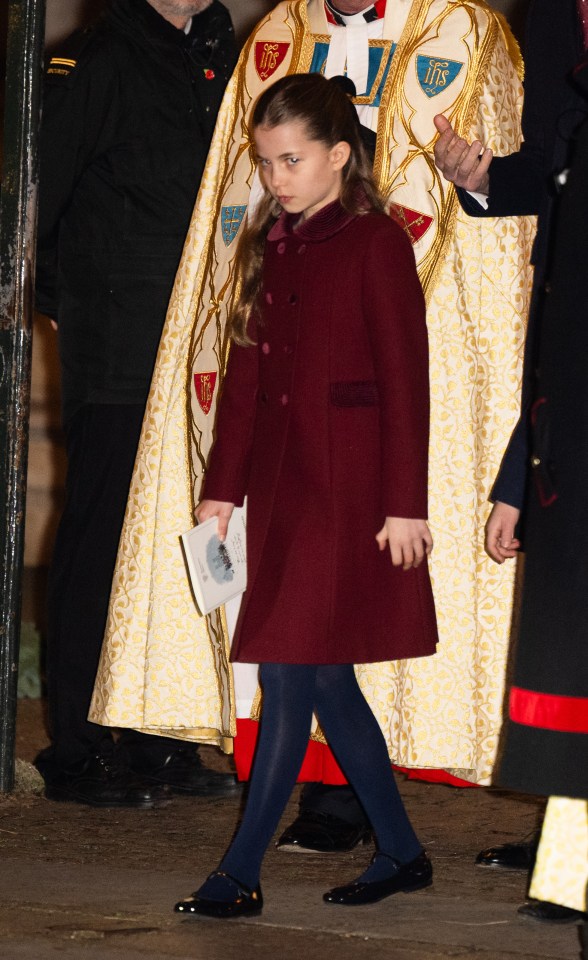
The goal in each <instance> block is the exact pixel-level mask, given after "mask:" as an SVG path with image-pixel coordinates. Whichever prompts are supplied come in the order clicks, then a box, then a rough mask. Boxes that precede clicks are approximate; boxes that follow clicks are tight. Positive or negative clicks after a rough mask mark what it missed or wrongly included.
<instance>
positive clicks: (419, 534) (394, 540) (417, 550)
mask: <svg viewBox="0 0 588 960" xmlns="http://www.w3.org/2000/svg"><path fill="white" fill-rule="evenodd" d="M376 540H377V541H378V546H379V547H380V550H385V549H386V544H388V545H389V547H390V554H391V556H392V563H393V565H394V566H395V567H402V569H403V570H410V569H411V568H412V567H418V566H419V564H420V563H422V562H423V560H424V559H425V557H426V556H428V555H429V554H430V552H431V550H432V549H433V538H432V536H431V531H430V530H429V527H428V525H427V521H426V520H412V519H410V518H406V517H386V522H385V524H384V526H383V527H382V529H381V530H380V532H379V533H378V534H377V535H376Z"/></svg>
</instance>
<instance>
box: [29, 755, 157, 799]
mask: <svg viewBox="0 0 588 960" xmlns="http://www.w3.org/2000/svg"><path fill="white" fill-rule="evenodd" d="M45 796H46V797H47V799H48V800H63V801H69V802H70V803H85V804H87V805H88V806H90V807H138V808H142V809H145V810H148V809H150V808H151V807H155V806H157V805H158V804H160V803H161V802H162V800H163V799H164V797H165V794H164V793H163V790H161V789H159V788H157V787H154V786H152V785H151V784H145V783H141V782H140V781H138V780H137V778H136V777H135V776H134V775H133V774H131V773H130V772H129V771H128V770H125V769H124V767H121V766H120V765H119V764H118V762H117V761H116V760H115V758H114V757H113V756H104V755H102V754H96V755H95V756H92V757H88V759H87V760H84V761H83V762H82V763H80V764H78V765H77V766H76V767H70V768H68V769H65V770H59V771H56V772H55V773H54V774H53V775H51V776H47V778H46V781H45Z"/></svg>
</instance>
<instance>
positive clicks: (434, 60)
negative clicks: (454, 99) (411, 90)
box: [416, 54, 463, 97]
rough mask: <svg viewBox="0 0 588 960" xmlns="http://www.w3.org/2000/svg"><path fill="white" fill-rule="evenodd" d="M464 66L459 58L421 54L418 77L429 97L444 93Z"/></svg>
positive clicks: (418, 63) (418, 60)
mask: <svg viewBox="0 0 588 960" xmlns="http://www.w3.org/2000/svg"><path fill="white" fill-rule="evenodd" d="M462 67H463V63H460V62H459V60H447V59H445V58H444V57H425V56H423V55H422V54H419V55H418V56H417V58H416V70H417V77H418V80H419V83H420V85H421V88H422V89H423V90H424V92H425V93H426V94H427V96H428V97H436V96H437V94H439V93H443V91H444V90H446V89H447V87H448V86H449V85H450V84H452V83H453V81H454V80H455V78H456V77H457V75H458V73H459V72H460V70H461V68H462Z"/></svg>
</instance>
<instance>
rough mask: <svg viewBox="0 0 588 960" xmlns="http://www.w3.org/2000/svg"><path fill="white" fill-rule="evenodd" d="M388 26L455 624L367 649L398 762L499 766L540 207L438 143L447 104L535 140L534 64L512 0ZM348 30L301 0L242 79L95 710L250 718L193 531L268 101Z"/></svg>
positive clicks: (144, 479)
mask: <svg viewBox="0 0 588 960" xmlns="http://www.w3.org/2000/svg"><path fill="white" fill-rule="evenodd" d="M384 40H385V41H392V42H393V44H394V45H395V49H394V55H393V57H392V59H391V65H390V68H389V71H388V74H387V77H386V79H385V82H384V81H383V87H382V90H381V101H380V104H379V107H374V110H375V111H376V114H377V119H376V120H375V121H374V128H375V129H377V137H378V139H377V149H376V161H375V172H376V175H377V177H378V180H379V182H380V186H381V188H382V190H383V191H384V193H385V195H386V196H387V197H388V200H389V202H390V207H391V213H392V215H394V216H396V217H398V218H399V219H400V220H401V221H402V222H403V223H404V225H405V227H406V229H407V231H408V233H409V236H411V239H412V241H413V245H414V250H415V257H416V260H417V266H418V268H419V274H420V277H421V281H422V283H423V287H424V289H425V293H426V297H427V303H428V326H429V337H430V353H431V399H432V419H431V445H430V518H431V526H432V529H433V535H434V537H435V550H434V553H433V557H432V559H431V572H432V578H433V587H434V592H435V600H436V606H437V614H438V619H439V627H440V636H441V642H440V644H439V648H438V652H437V654H436V655H435V656H434V657H430V658H426V659H423V660H413V661H406V662H397V663H390V664H376V665H371V666H359V667H358V668H357V669H358V676H359V679H360V683H361V685H362V688H363V689H364V692H365V693H366V696H367V697H368V699H369V702H370V704H371V706H372V708H373V709H374V711H375V713H376V716H377V717H378V720H379V722H380V724H381V726H382V729H383V730H384V733H385V735H386V738H387V741H388V745H389V749H390V754H391V756H392V758H393V759H394V760H395V761H396V762H397V763H399V764H402V765H405V766H409V767H435V768H439V767H444V768H447V769H449V770H452V771H453V772H454V773H457V774H458V775H460V776H463V777H465V778H467V779H470V780H472V781H475V782H486V781H487V779H488V778H489V776H490V772H491V769H492V764H493V761H494V756H495V751H496V743H497V737H498V732H499V728H500V722H501V708H502V699H503V686H504V673H505V660H506V651H507V645H508V638H509V631H510V620H511V614H512V594H513V579H514V569H513V567H512V566H511V565H508V564H505V565H503V566H502V567H499V566H496V565H494V564H492V563H491V561H490V560H489V559H488V558H487V557H486V555H485V553H484V551H483V524H484V522H485V519H486V516H487V513H488V510H489V505H488V502H487V498H488V494H489V490H490V486H491V483H492V480H493V478H494V476H495V474H496V472H497V469H498V465H499V463H500V459H501V457H502V454H503V452H504V449H505V447H506V443H507V441H508V438H509V436H510V432H511V430H512V428H513V426H514V424H515V422H516V419H517V416H518V402H519V386H520V378H521V364H522V347H523V340H524V327H525V318H526V314H527V307H528V292H529V289H530V283H531V277H530V268H529V266H528V263H529V258H530V244H531V240H532V234H533V224H532V222H531V221H530V220H528V219H525V218H506V219H503V220H500V221H496V220H488V219H471V218H468V217H467V216H466V215H465V214H463V213H462V212H461V209H460V207H459V204H458V202H457V198H456V195H455V191H454V189H453V187H452V186H450V185H449V184H447V183H446V182H445V181H444V180H443V178H442V177H441V176H440V175H439V174H438V172H437V171H436V169H435V166H434V163H433V159H432V149H433V144H434V140H435V136H436V132H435V127H434V123H433V117H434V116H435V114H436V113H439V112H445V113H446V114H447V115H448V116H449V117H450V118H451V119H452V122H453V123H454V125H455V126H456V128H457V129H458V130H459V131H460V132H462V133H463V134H464V135H465V136H467V137H470V138H471V137H474V136H476V137H478V138H479V139H481V140H482V141H483V142H484V143H487V144H488V145H489V146H491V147H492V148H493V149H494V150H495V152H496V153H498V154H506V153H509V152H512V151H514V150H516V149H517V147H518V145H519V141H520V110H521V100H522V88H521V84H520V80H519V76H518V73H517V70H518V69H519V67H520V62H519V58H518V54H517V51H516V45H515V44H514V41H513V40H512V38H511V37H510V36H509V34H508V32H507V31H506V28H505V27H504V25H503V24H502V22H501V21H500V19H499V18H498V17H497V15H496V14H495V13H494V12H493V11H491V10H490V9H489V8H488V7H487V6H486V5H485V4H484V3H481V2H476V0H464V2H460V3H452V2H448V0H432V2H431V0H428V2H426V3H425V2H423V0H401V2H400V0H399V2H398V3H395V4H388V8H387V12H386V18H385V21H384ZM328 43H329V33H328V30H327V25H326V19H325V15H324V6H323V3H322V0H308V2H305V0H290V2H284V3H280V4H279V5H278V6H277V7H276V8H275V10H274V11H272V13H270V14H268V16H267V17H265V18H264V19H263V20H262V21H261V23H260V24H259V25H258V27H257V28H256V30H255V31H254V32H253V34H252V36H251V38H250V39H249V41H248V43H247V45H246V46H245V48H244V51H243V53H242V56H241V60H240V63H239V65H238V67H237V71H236V73H235V76H234V78H233V80H232V81H231V84H230V85H229V88H228V90H227V94H226V97H225V100H224V103H223V106H222V108H221V112H220V115H219V120H218V124H217V130H216V134H215V138H214V142H213V145H212V149H211V154H210V158H209V162H208V165H207V169H206V173H205V176H204V180H203V184H202V188H201V191H200V194H199V197H198V201H197V204H196V209H195V212H194V217H193V220H192V225H191V228H190V232H189V234H188V237H187V241H186V246H185V250H184V255H183V258H182V263H181V265H180V269H179V272H178V276H177V279H176V284H175V288H174V292H173V296H172V301H171V304H170V308H169V313H168V317H167V321H166V326H165V329H164V333H163V336H162V342H161V347H160V351H159V355H158V359H157V364H156V368H155V373H154V379H153V384H152V388H151V392H150V397H149V402H148V406H147V412H146V415H145V421H144V425H143V432H142V437H141V442H140V446H139V452H138V456H137V462H136V466H135V472H134V476H133V481H132V486H131V492H130V498H129V504H128V508H127V513H126V517H125V523H124V528H123V534H122V538H121V545H120V550H119V558H118V563H117V570H116V574H115V578H114V582H113V592H112V597H111V604H110V612H109V620H108V627H107V634H106V638H105V643H104V647H103V652H102V657H101V661H100V666H99V671H98V676H97V682H96V687H95V692H94V698H93V702H92V707H91V713H90V718H91V719H92V720H93V721H94V722H97V723H104V724H106V725H109V726H130V727H135V728H137V729H142V730H146V731H151V732H154V733H159V732H164V733H166V734H168V735H172V736H178V737H183V738H187V739H194V740H199V741H211V742H216V743H219V744H220V745H221V746H223V747H224V748H229V747H230V737H232V736H233V735H234V733H235V709H234V690H233V681H232V671H231V668H230V665H229V664H228V637H227V631H226V624H225V622H224V615H223V613H222V612H219V613H217V614H215V615H214V616H212V617H209V618H207V619H206V618H201V617H200V616H199V614H198V611H197V610H196V608H195V606H194V603H193V600H192V596H191V593H190V589H189V585H188V581H187V576H186V572H185V567H184V562H183V558H182V554H181V550H180V544H179V535H180V533H182V532H183V531H185V530H186V529H188V528H189V527H190V526H191V523H192V520H191V516H192V505H193V501H194V500H196V499H197V497H198V491H199V487H200V483H201V480H202V475H203V471H204V468H205V463H206V457H207V454H208V450H209V449H210V445H211V442H212V438H213V428H214V411H215V407H216V400H217V397H218V391H219V388H220V384H221V381H222V375H223V371H224V366H225V361H226V355H227V349H228V344H227V335H226V316H227V309H228V304H229V303H230V297H231V291H232V280H233V260H234V253H235V248H236V237H237V236H238V231H239V229H240V224H241V223H242V222H243V219H244V217H245V216H246V211H247V208H248V206H249V205H250V204H252V203H253V202H254V198H255V194H256V191H257V190H258V189H259V187H258V184H257V183H256V178H255V167H254V163H253V159H252V157H251V154H250V151H249V140H248V133H247V125H246V121H247V116H248V114H249V110H250V108H251V105H252V103H253V102H254V100H255V98H256V97H257V95H258V94H259V93H260V92H261V90H262V89H264V85H265V84H266V83H267V82H268V79H270V80H271V79H277V78H278V77H279V76H282V75H284V74H286V73H288V72H296V71H298V72H300V71H307V70H309V69H310V67H311V64H312V63H313V62H314V59H313V58H315V55H316V51H317V49H318V45H320V44H322V45H325V44H327V45H328ZM380 46H381V44H380ZM446 61H447V64H450V66H449V67H447V68H446V69H447V72H446V73H445V74H444V70H445V67H444V68H443V70H440V69H439V64H442V65H443V64H445V62H446ZM268 71H271V74H270V76H269V78H268V76H267V74H268ZM359 99H361V98H358V100H359ZM376 114H375V116H376Z"/></svg>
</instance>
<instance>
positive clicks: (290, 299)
mask: <svg viewBox="0 0 588 960" xmlns="http://www.w3.org/2000/svg"><path fill="white" fill-rule="evenodd" d="M288 303H291V304H292V305H294V304H295V303H298V297H297V296H296V294H295V293H291V294H290V296H289V297H288Z"/></svg>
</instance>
